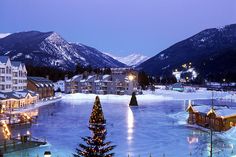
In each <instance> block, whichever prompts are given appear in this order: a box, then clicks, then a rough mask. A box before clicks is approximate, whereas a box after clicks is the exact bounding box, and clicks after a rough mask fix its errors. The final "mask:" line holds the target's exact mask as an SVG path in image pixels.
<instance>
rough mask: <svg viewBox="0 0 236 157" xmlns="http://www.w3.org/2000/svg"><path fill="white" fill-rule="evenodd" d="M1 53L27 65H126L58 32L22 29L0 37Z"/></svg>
mask: <svg viewBox="0 0 236 157" xmlns="http://www.w3.org/2000/svg"><path fill="white" fill-rule="evenodd" d="M0 55H5V56H9V57H10V58H11V59H12V60H18V61H22V62H24V63H26V65H34V66H44V67H45V66H46V67H56V68H58V69H61V70H74V69H75V67H76V65H77V64H80V65H83V66H92V67H94V68H101V67H125V66H126V65H125V64H123V63H121V62H119V61H117V60H115V59H114V58H112V57H110V56H108V55H106V54H104V53H102V52H100V51H99V50H97V49H95V48H92V47H89V46H86V45H84V44H76V43H69V42H67V41H66V40H65V39H64V38H63V37H61V36H60V35H59V34H57V33H56V32H39V31H29V32H19V33H13V34H10V35H8V36H6V37H4V38H2V39H0Z"/></svg>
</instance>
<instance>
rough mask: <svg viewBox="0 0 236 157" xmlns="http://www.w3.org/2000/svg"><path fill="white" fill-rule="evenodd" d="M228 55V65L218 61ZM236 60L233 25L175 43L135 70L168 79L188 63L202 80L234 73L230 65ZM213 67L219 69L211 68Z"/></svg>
mask: <svg viewBox="0 0 236 157" xmlns="http://www.w3.org/2000/svg"><path fill="white" fill-rule="evenodd" d="M227 55H230V56H231V57H228V60H227V62H223V61H220V57H223V56H227ZM219 56H220V57H219ZM235 56H236V24H232V25H227V26H224V27H221V28H210V29H205V30H203V31H201V32H199V33H197V34H195V35H193V36H191V37H189V38H187V39H184V40H182V41H180V42H177V43H176V44H173V45H172V46H170V47H168V48H167V49H165V50H163V51H161V52H160V53H158V54H156V55H155V56H153V57H151V58H150V59H148V60H147V61H145V62H143V63H141V64H140V65H139V66H138V67H137V69H139V70H141V71H144V72H146V73H148V74H150V75H158V76H162V75H168V76H171V75H172V72H173V71H174V69H179V70H181V69H182V67H181V66H182V65H183V64H186V63H189V62H191V63H192V64H193V66H194V67H195V68H196V69H197V71H198V72H199V73H200V74H201V75H204V76H209V75H212V74H216V73H219V74H220V73H224V72H227V71H228V72H233V73H235V72H236V65H235V64H231V63H233V62H234V59H236V57H235ZM219 62H220V63H221V64H220V63H219ZM213 63H214V64H219V65H221V66H216V67H214V66H213ZM213 67H214V68H213ZM222 69H225V70H224V71H223V70H222Z"/></svg>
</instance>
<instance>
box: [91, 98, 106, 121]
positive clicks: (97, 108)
mask: <svg viewBox="0 0 236 157" xmlns="http://www.w3.org/2000/svg"><path fill="white" fill-rule="evenodd" d="M89 123H90V125H93V124H96V125H105V124H106V120H105V118H104V115H103V111H102V106H101V103H100V99H99V97H98V96H96V99H95V102H94V105H93V110H92V113H91V115H90V119H89Z"/></svg>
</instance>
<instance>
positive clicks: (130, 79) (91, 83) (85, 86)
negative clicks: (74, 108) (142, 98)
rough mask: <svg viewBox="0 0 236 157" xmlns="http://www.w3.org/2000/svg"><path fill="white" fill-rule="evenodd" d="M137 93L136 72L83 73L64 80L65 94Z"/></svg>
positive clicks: (126, 69)
mask: <svg viewBox="0 0 236 157" xmlns="http://www.w3.org/2000/svg"><path fill="white" fill-rule="evenodd" d="M137 91H138V72H137V71H135V70H133V69H132V68H111V74H104V75H102V74H95V73H91V74H89V73H84V74H81V75H75V76H74V77H72V78H71V79H68V78H65V93H95V94H118V95H123V94H130V95H131V94H132V93H133V92H137Z"/></svg>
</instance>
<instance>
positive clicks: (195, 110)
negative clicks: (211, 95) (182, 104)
mask: <svg viewBox="0 0 236 157" xmlns="http://www.w3.org/2000/svg"><path fill="white" fill-rule="evenodd" d="M187 112H188V113H189V117H188V123H189V124H192V125H195V124H196V125H199V126H201V127H204V128H211V129H212V130H214V131H217V132H221V131H227V130H229V129H231V128H232V127H234V126H236V111H235V110H232V109H228V108H220V109H216V108H213V107H210V106H194V107H193V106H192V105H191V104H190V105H189V106H188V108H187Z"/></svg>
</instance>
